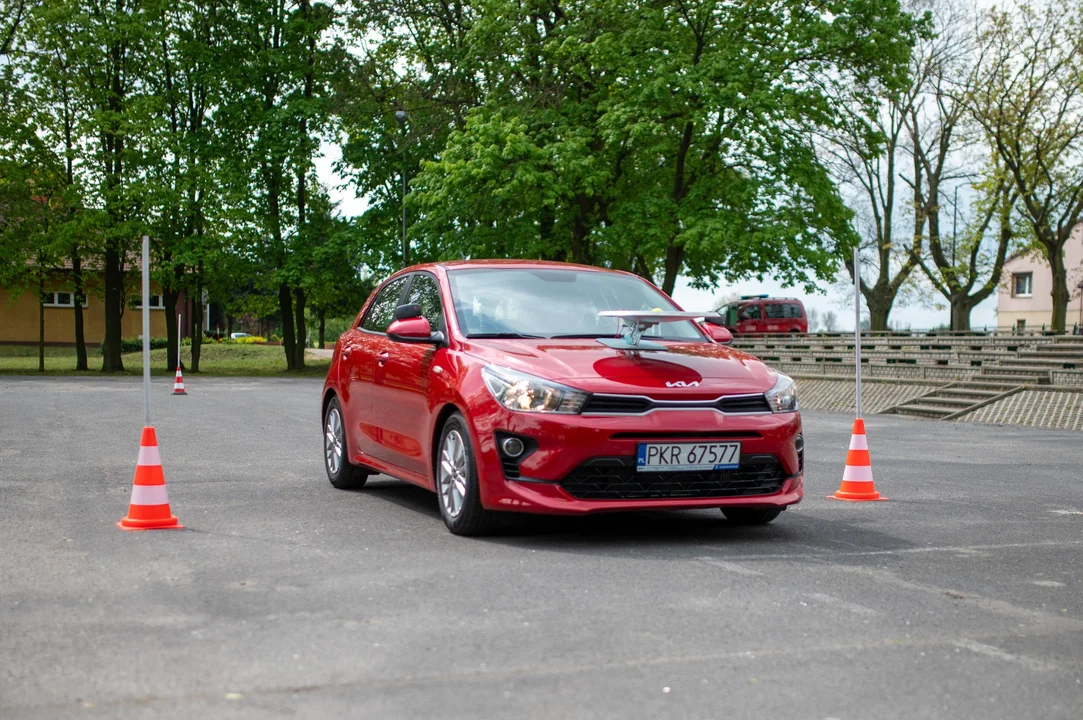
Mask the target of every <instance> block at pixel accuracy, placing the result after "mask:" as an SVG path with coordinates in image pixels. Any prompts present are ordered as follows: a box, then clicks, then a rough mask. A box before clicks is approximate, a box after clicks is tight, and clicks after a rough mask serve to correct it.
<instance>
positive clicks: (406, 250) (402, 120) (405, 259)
mask: <svg viewBox="0 0 1083 720" xmlns="http://www.w3.org/2000/svg"><path fill="white" fill-rule="evenodd" d="M395 122H397V123H398V124H399V129H400V130H402V141H401V149H400V151H399V160H400V161H401V162H402V266H403V267H406V266H407V265H409V264H410V244H409V243H408V242H407V240H406V111H405V110H396V111H395Z"/></svg>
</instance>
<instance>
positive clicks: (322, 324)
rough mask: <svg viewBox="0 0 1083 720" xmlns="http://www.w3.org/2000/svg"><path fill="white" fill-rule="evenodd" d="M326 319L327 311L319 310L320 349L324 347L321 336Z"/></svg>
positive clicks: (322, 335)
mask: <svg viewBox="0 0 1083 720" xmlns="http://www.w3.org/2000/svg"><path fill="white" fill-rule="evenodd" d="M326 320H327V311H326V310H320V350H323V349H324V343H323V337H324V330H325V329H326V326H327V322H326Z"/></svg>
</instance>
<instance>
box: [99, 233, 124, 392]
mask: <svg viewBox="0 0 1083 720" xmlns="http://www.w3.org/2000/svg"><path fill="white" fill-rule="evenodd" d="M117 245H118V243H117V242H116V241H115V240H110V241H109V244H108V246H107V247H106V248H105V342H104V343H103V344H102V345H103V347H102V372H109V373H118V372H124V361H123V360H121V358H120V340H121V337H120V334H121V326H120V319H121V316H122V314H123V312H122V311H123V308H124V270H123V268H122V265H121V254H120V248H119V247H117Z"/></svg>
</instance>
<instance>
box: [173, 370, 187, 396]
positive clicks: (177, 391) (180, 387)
mask: <svg viewBox="0 0 1083 720" xmlns="http://www.w3.org/2000/svg"><path fill="white" fill-rule="evenodd" d="M173 394H174V395H187V394H188V393H186V392H184V376H183V375H181V366H180V364H178V365H177V378H176V379H175V380H174V381H173Z"/></svg>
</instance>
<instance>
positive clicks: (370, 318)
mask: <svg viewBox="0 0 1083 720" xmlns="http://www.w3.org/2000/svg"><path fill="white" fill-rule="evenodd" d="M408 281H409V276H405V275H404V276H402V277H398V278H394V279H393V280H391V281H389V282H388V283H386V284H385V285H384V286H383V287H382V288H380V290H379V291H378V292H377V294H376V297H375V298H374V299H373V301H372V302H371V303H370V304H369V307H368V309H367V310H366V311H365V315H364V317H363V318H361V322H360V323H359V324H358V326H357V328H355V329H354V330H353V331H351V333H350V334H349V337H348V338H347V340H346V341H345V342H344V343H343V349H342V350H343V361H344V362H345V363H346V367H347V380H346V385H347V388H348V391H347V398H346V402H345V406H344V407H343V409H342V412H343V417H344V421H345V423H346V428H347V433H348V434H347V438H348V440H349V441H350V447H352V448H355V449H356V450H358V451H360V452H361V453H363V454H365V455H370V456H373V457H379V454H378V453H377V452H376V450H377V448H378V447H379V444H380V440H379V436H380V423H379V411H378V409H377V403H376V399H377V398H376V396H377V395H378V393H377V391H376V380H377V377H376V375H377V370H378V368H379V364H380V358H381V357H384V356H386V355H387V354H388V353H389V352H390V351H389V349H388V345H389V344H390V343H391V341H390V340H388V339H387V326H388V325H390V324H391V321H392V320H393V319H394V313H395V308H397V307H398V306H399V305H400V304H402V296H403V294H404V293H405V291H406V287H407V284H408Z"/></svg>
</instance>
